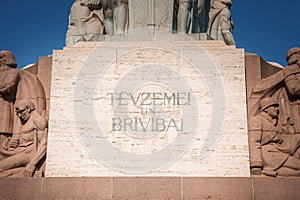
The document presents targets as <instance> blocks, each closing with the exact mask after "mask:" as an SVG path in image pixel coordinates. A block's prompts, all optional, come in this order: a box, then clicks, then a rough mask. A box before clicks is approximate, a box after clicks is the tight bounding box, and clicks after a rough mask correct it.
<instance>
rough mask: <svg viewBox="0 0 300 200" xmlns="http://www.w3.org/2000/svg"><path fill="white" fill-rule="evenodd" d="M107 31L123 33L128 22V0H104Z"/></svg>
mask: <svg viewBox="0 0 300 200" xmlns="http://www.w3.org/2000/svg"><path fill="white" fill-rule="evenodd" d="M102 5H103V8H104V24H105V32H106V34H109V35H118V34H123V33H125V31H126V27H127V23H128V0H103V1H102Z"/></svg>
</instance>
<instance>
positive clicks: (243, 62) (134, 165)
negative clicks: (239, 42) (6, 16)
mask: <svg viewBox="0 0 300 200" xmlns="http://www.w3.org/2000/svg"><path fill="white" fill-rule="evenodd" d="M231 4H232V1H231V0H75V1H74V3H73V5H72V7H71V11H70V17H69V26H68V31H67V34H66V47H64V48H63V49H62V50H54V51H53V55H52V56H49V57H41V58H40V59H39V61H38V63H36V64H34V65H32V66H30V67H26V68H24V69H16V66H17V64H16V61H15V58H14V56H13V54H12V53H11V52H10V51H6V50H3V51H0V108H1V111H2V113H1V114H2V115H1V118H0V177H4V176H12V177H45V178H36V179H22V178H21V179H18V180H16V179H2V178H1V179H0V184H1V186H2V187H1V188H0V193H1V198H4V199H68V198H72V199H85V198H91V199H297V198H299V182H300V181H299V180H300V179H299V178H298V177H299V176H300V148H299V146H300V132H299V131H300V127H299V125H300V116H299V113H300V108H299V101H300V100H299V97H300V93H299V91H300V89H299V86H300V82H299V80H300V78H299V74H300V73H299V72H300V71H299V69H300V68H299V67H300V56H299V55H300V49H299V48H298V47H295V48H291V49H290V50H289V51H288V52H287V55H286V58H287V61H288V66H286V67H285V68H282V67H278V66H274V65H272V64H270V63H267V62H265V61H263V60H262V59H261V58H260V57H259V56H258V55H253V54H249V53H247V52H245V51H244V49H240V48H236V47H235V41H234V38H233V34H232V30H233V21H232V19H231V14H230V7H231ZM48 123H49V124H48ZM265 177H268V178H265ZM270 177H272V178H270ZM281 177H284V179H283V178H281ZM289 177H293V178H289ZM10 180H12V181H10ZM24 182H26V183H28V184H24ZM24 185H26V189H24ZM28 185H29V186H31V187H27V186H28ZM262 186H263V187H262ZM10 187H14V191H12V192H9V191H10V190H11V189H8V188H10ZM287 191H289V192H287Z"/></svg>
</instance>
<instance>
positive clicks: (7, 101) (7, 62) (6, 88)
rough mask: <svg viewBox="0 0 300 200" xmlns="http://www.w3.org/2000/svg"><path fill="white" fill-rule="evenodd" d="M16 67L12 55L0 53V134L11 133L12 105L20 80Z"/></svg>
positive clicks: (12, 121)
mask: <svg viewBox="0 0 300 200" xmlns="http://www.w3.org/2000/svg"><path fill="white" fill-rule="evenodd" d="M16 67H17V63H16V61H15V58H14V55H13V54H12V53H11V52H10V51H5V50H4V51H0V110H1V117H0V133H2V134H12V133H13V124H14V103H15V101H16V93H17V87H18V84H19V82H20V79H21V74H20V70H18V69H15V68H16ZM0 137H1V136H0ZM0 140H1V139H0Z"/></svg>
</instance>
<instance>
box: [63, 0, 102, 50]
mask: <svg viewBox="0 0 300 200" xmlns="http://www.w3.org/2000/svg"><path fill="white" fill-rule="evenodd" d="M90 1H91V0H75V2H74V3H73V5H72V7H71V12H70V16H69V26H68V31H67V34H66V45H67V46H72V45H74V44H75V43H77V42H80V41H97V40H98V38H99V36H100V35H102V34H103V30H104V27H103V14H102V9H101V8H102V5H101V3H100V0H97V1H99V3H98V4H97V2H96V0H93V2H90Z"/></svg>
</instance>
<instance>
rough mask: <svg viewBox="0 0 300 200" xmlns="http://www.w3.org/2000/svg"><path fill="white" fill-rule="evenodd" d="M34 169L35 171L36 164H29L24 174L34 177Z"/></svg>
mask: <svg viewBox="0 0 300 200" xmlns="http://www.w3.org/2000/svg"><path fill="white" fill-rule="evenodd" d="M34 171H35V166H34V165H27V166H26V168H25V170H24V176H25V177H32V175H33V173H34Z"/></svg>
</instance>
